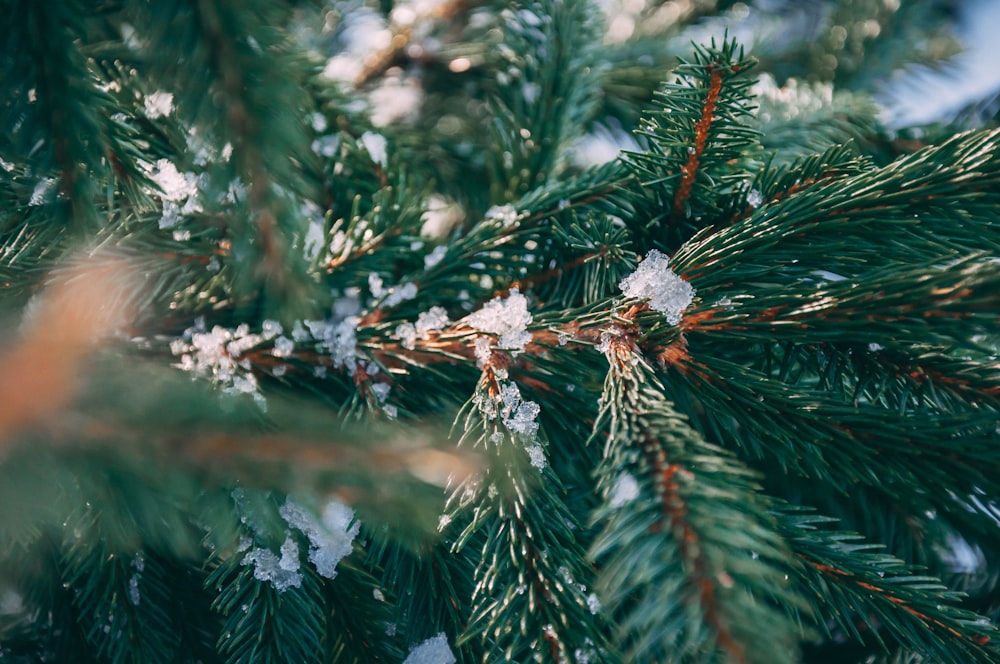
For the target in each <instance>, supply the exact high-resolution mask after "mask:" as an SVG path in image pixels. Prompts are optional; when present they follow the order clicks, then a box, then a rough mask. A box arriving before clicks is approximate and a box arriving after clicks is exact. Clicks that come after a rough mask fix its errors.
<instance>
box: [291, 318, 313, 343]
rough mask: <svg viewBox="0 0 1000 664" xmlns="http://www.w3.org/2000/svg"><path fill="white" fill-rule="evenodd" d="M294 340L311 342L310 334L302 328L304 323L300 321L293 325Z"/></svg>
mask: <svg viewBox="0 0 1000 664" xmlns="http://www.w3.org/2000/svg"><path fill="white" fill-rule="evenodd" d="M292 339H293V340H295V341H308V340H309V332H308V331H306V329H305V328H304V327H302V321H300V320H297V321H295V323H294V324H293V325H292Z"/></svg>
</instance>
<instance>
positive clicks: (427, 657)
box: [403, 632, 455, 664]
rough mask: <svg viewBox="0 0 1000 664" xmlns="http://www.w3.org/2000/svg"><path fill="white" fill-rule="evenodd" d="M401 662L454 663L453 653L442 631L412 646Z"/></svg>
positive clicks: (416, 663)
mask: <svg viewBox="0 0 1000 664" xmlns="http://www.w3.org/2000/svg"><path fill="white" fill-rule="evenodd" d="M403 664H455V654H454V653H453V652H452V651H451V647H450V646H449V645H448V637H447V636H445V634H444V632H441V633H439V634H438V635H437V636H432V637H431V638H429V639H427V640H426V641H423V642H421V643H419V644H418V645H416V646H414V648H413V650H411V651H410V654H409V655H407V656H406V659H404V660H403Z"/></svg>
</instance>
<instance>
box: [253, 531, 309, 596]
mask: <svg viewBox="0 0 1000 664" xmlns="http://www.w3.org/2000/svg"><path fill="white" fill-rule="evenodd" d="M240 564H241V565H244V566H246V565H253V566H254V569H253V575H254V578H255V579H257V580H258V581H269V582H270V583H271V584H272V585H273V586H274V587H275V589H276V590H277V591H278V592H284V591H286V590H288V589H289V588H298V587H299V586H301V585H302V572H301V571H300V570H299V545H298V544H297V543H296V542H295V540H294V539H292V536H291V534H290V533H289V535H288V537H287V538H285V543H284V544H282V545H281V558H278V556H277V555H276V554H275V553H274V552H273V551H271V550H270V549H264V548H260V547H258V548H255V549H253V550H251V551H250V552H249V553H247V554H246V555H245V556H243V560H242V561H241V563H240Z"/></svg>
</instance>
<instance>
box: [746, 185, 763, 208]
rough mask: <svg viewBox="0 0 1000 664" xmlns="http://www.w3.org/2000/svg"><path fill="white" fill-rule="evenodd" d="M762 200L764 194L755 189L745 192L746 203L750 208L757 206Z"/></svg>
mask: <svg viewBox="0 0 1000 664" xmlns="http://www.w3.org/2000/svg"><path fill="white" fill-rule="evenodd" d="M763 202H764V196H763V195H762V194H761V193H760V192H759V191H758V190H756V189H751V190H750V193H749V194H747V205H749V206H750V207H752V208H759V207H760V204H761V203H763Z"/></svg>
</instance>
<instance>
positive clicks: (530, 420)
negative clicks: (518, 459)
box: [500, 383, 545, 466]
mask: <svg viewBox="0 0 1000 664" xmlns="http://www.w3.org/2000/svg"><path fill="white" fill-rule="evenodd" d="M500 401H501V406H500V417H501V419H502V420H503V423H504V426H506V427H507V428H508V429H510V430H511V431H513V432H514V433H518V434H521V435H522V436H526V437H528V438H534V437H535V435H536V434H537V433H538V422H537V417H538V413H539V412H540V411H541V408H540V407H539V406H538V404H537V403H535V402H534V401H524V400H523V399H522V398H521V390H520V389H519V388H518V387H517V385H516V384H515V383H503V384H502V385H501V386H500ZM539 451H541V450H539ZM529 452H530V451H529ZM541 462H542V463H543V464H544V462H545V458H544V456H542V457H541ZM531 463H532V465H535V466H538V464H537V463H536V455H535V454H532V455H531Z"/></svg>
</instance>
